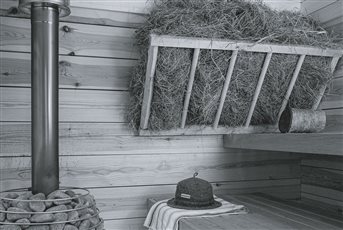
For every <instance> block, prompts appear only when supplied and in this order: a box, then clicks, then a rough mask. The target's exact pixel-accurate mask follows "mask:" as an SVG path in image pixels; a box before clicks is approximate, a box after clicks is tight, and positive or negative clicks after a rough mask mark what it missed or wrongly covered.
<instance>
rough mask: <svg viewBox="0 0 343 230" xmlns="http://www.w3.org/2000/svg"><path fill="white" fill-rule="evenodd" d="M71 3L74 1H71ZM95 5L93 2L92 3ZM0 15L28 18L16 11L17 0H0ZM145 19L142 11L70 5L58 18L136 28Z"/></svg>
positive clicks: (68, 20)
mask: <svg viewBox="0 0 343 230" xmlns="http://www.w3.org/2000/svg"><path fill="white" fill-rule="evenodd" d="M71 2H72V3H73V2H74V1H71ZM93 5H95V4H93ZM0 16H9V17H21V18H28V17H29V16H28V15H25V14H23V13H21V12H19V11H18V0H1V2H0ZM144 20H145V15H144V14H142V13H130V12H120V11H111V10H108V9H91V8H85V7H75V6H71V15H70V16H68V17H63V18H60V21H62V22H77V23H83V24H93V25H106V26H119V27H129V28H130V27H132V28H137V27H138V26H139V25H141V23H142V22H144Z"/></svg>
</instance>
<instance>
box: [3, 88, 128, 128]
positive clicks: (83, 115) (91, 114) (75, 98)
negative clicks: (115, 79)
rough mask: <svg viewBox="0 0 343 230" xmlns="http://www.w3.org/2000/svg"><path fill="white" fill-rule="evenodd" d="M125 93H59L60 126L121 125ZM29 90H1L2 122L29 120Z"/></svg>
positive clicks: (66, 91)
mask: <svg viewBox="0 0 343 230" xmlns="http://www.w3.org/2000/svg"><path fill="white" fill-rule="evenodd" d="M128 96H129V95H128V92H125V91H106V90H104V91H99V90H69V89H64V90H63V89H62V90H60V91H59V104H60V107H59V113H60V117H59V120H60V122H68V121H69V122H71V121H74V122H124V121H126V118H125V110H126V108H127V101H128ZM30 97H31V90H30V89H29V88H13V87H3V88H1V98H0V116H1V120H2V121H30V120H31V112H30V111H31V100H30Z"/></svg>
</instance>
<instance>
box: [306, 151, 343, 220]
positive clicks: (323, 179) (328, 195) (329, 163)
mask: <svg viewBox="0 0 343 230" xmlns="http://www.w3.org/2000/svg"><path fill="white" fill-rule="evenodd" d="M301 198H302V199H303V200H304V202H305V203H306V204H309V205H317V206H318V205H322V206H325V207H326V209H327V210H329V211H331V212H333V213H338V214H339V215H340V216H341V215H342V210H343V157H326V158H325V157H323V156H307V157H306V158H304V159H302V160H301Z"/></svg>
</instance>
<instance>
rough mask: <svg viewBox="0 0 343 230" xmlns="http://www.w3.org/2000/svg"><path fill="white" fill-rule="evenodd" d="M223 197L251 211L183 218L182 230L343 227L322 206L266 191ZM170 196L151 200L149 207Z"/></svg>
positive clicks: (341, 221)
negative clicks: (281, 196)
mask: <svg viewBox="0 0 343 230" xmlns="http://www.w3.org/2000/svg"><path fill="white" fill-rule="evenodd" d="M220 197H222V198H223V199H225V200H227V201H229V202H232V203H235V204H243V205H245V206H246V207H247V208H248V209H249V213H248V214H241V215H225V216H218V217H202V218H188V219H182V220H180V223H179V230H209V229H211V230H219V229H227V230H228V229H264V230H265V229H270V230H278V229H316V230H329V229H330V230H331V229H332V230H334V229H337V230H338V229H343V218H342V216H338V215H337V214H334V213H329V212H326V211H325V210H321V209H320V208H313V207H309V206H305V205H303V204H302V203H300V202H296V201H288V200H287V201H286V200H280V199H276V198H272V197H268V196H265V195H262V194H249V195H234V196H228V195H223V196H220ZM162 199H166V197H159V198H151V199H148V208H150V207H151V206H152V205H153V204H154V203H155V202H157V201H158V200H162Z"/></svg>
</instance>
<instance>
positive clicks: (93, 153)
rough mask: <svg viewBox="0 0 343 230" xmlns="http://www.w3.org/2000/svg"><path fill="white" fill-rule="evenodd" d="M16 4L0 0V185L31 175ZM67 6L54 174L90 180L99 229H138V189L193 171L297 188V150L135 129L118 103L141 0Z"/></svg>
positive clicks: (282, 193) (142, 192)
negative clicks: (232, 145) (230, 145)
mask: <svg viewBox="0 0 343 230" xmlns="http://www.w3.org/2000/svg"><path fill="white" fill-rule="evenodd" d="M287 2H288V3H290V2H291V1H287ZM17 4H18V1H17V0H1V1H0V16H3V17H1V18H0V19H1V31H0V33H1V42H0V50H1V53H0V65H1V78H0V86H1V87H0V91H1V92H0V93H1V95H0V96H1V99H0V140H1V141H0V173H1V176H0V187H1V189H9V188H14V187H23V186H30V176H31V173H30V151H31V147H30V141H31V137H30V135H31V128H30V123H29V121H30V114H31V113H30V54H29V52H30V22H29V19H27V16H24V15H22V14H16V13H15V9H13V8H12V9H11V10H9V9H10V8H11V7H16V6H17ZM274 4H278V5H280V6H281V5H283V3H282V4H281V3H274ZM71 5H72V7H71V10H72V14H71V16H69V17H66V18H62V19H61V23H60V29H61V30H60V54H61V55H60V61H61V63H60V89H61V90H60V121H61V124H60V155H61V156H60V166H61V182H62V184H63V185H70V186H81V187H88V188H91V192H92V194H94V195H95V196H96V199H97V203H98V205H99V208H100V209H101V211H102V214H101V216H102V217H103V218H105V220H106V221H105V227H106V229H115V230H117V229H118V230H125V229H127V230H129V229H130V230H138V229H143V227H142V223H143V220H144V216H145V214H146V198H148V197H151V196H152V195H155V194H156V195H158V194H172V193H173V192H174V190H175V184H176V183H177V182H178V181H179V180H181V179H184V178H186V177H189V176H191V175H193V173H194V171H196V170H198V171H199V173H200V176H201V177H202V178H204V179H207V180H210V181H212V182H216V183H214V184H213V186H214V189H215V191H216V193H217V194H220V193H231V194H236V193H251V192H264V193H267V194H271V195H276V196H279V197H283V198H286V199H296V198H299V197H300V180H299V177H300V166H299V157H300V156H299V155H293V154H290V153H275V152H265V151H263V152H259V151H254V150H252V151H248V150H235V149H224V148H223V144H222V143H223V139H222V136H218V135H212V136H174V137H168V136H165V137H138V136H134V132H133V131H132V129H130V127H129V126H128V124H127V123H125V122H126V119H125V110H126V106H127V101H128V92H127V89H128V83H129V78H130V77H131V76H130V75H131V71H132V67H133V66H134V65H135V64H136V60H135V59H136V58H137V57H138V52H137V49H136V47H135V46H134V39H133V35H134V29H133V28H136V27H137V26H139V24H140V23H142V22H143V21H144V20H145V15H144V13H145V12H147V10H148V8H147V7H146V3H145V0H128V1H99V2H97V3H96V4H94V1H93V0H92V1H78V0H71ZM293 6H294V5H293ZM95 8H97V9H95ZM129 12H131V13H129ZM132 12H136V13H132ZM63 26H68V27H69V28H71V32H69V33H66V32H64V31H63V30H62V28H63ZM71 52H73V53H72V54H71ZM69 54H70V55H69ZM129 59H130V60H129Z"/></svg>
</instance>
